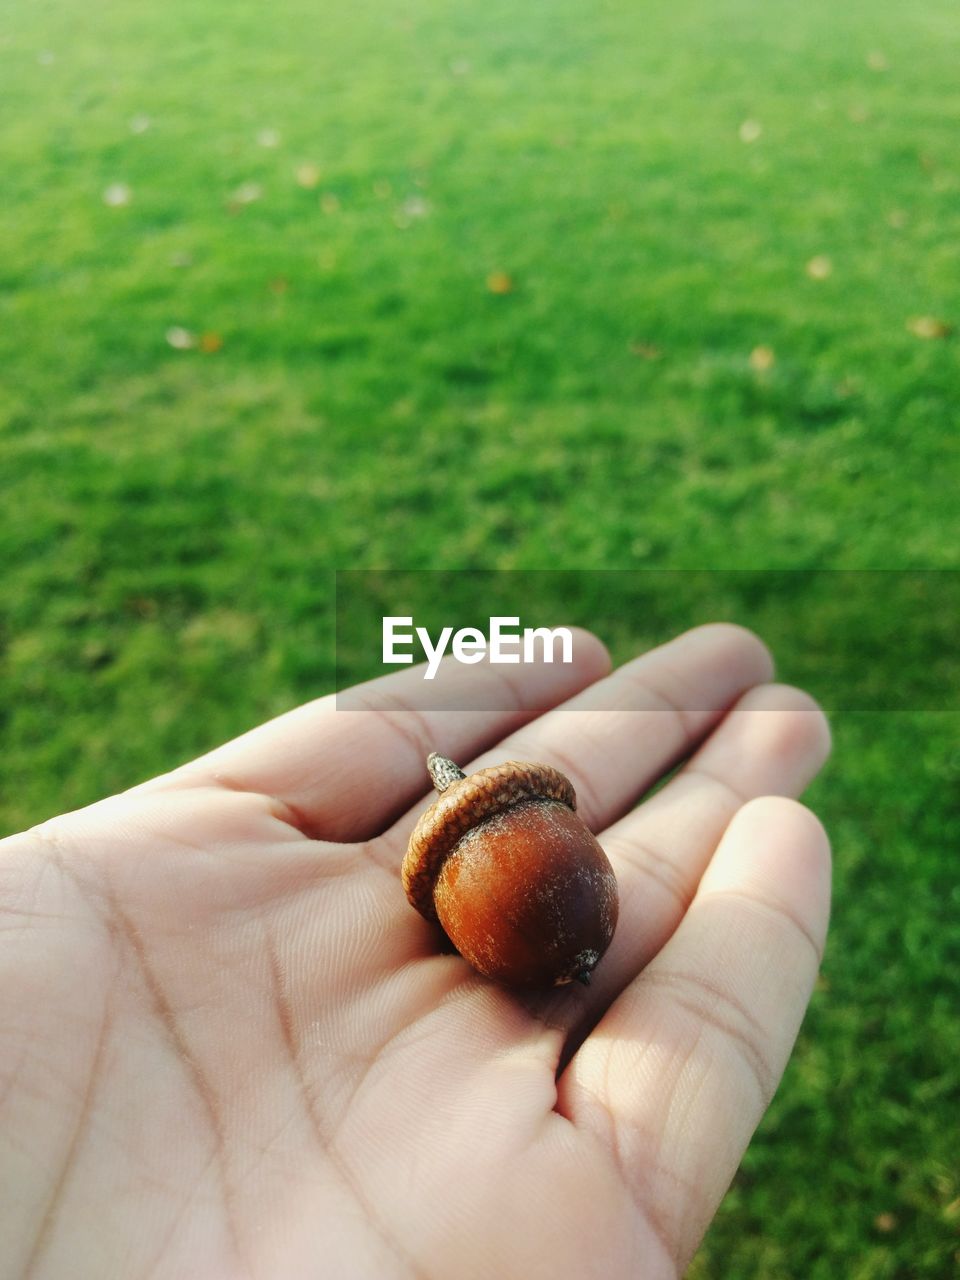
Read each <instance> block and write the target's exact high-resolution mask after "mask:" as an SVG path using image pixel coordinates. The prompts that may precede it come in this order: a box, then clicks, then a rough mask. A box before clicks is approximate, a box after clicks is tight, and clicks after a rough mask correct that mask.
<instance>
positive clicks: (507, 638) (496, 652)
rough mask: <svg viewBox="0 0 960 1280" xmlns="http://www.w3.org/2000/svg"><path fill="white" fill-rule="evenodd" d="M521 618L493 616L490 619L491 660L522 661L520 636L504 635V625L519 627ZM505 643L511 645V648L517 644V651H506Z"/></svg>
mask: <svg viewBox="0 0 960 1280" xmlns="http://www.w3.org/2000/svg"><path fill="white" fill-rule="evenodd" d="M519 625H520V619H519V618H491V619H490V661H491V662H519V661H520V653H519V649H520V637H519V636H518V635H510V634H509V633H508V634H506V635H504V633H503V630H502V628H503V627H519ZM504 645H510V646H511V648H512V647H513V646H514V645H516V647H517V650H518V652H517V653H506V652H504Z"/></svg>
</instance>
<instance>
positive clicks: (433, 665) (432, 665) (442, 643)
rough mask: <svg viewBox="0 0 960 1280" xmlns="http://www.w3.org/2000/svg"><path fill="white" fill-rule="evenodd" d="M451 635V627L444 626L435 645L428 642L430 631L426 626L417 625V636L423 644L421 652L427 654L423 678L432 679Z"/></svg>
mask: <svg viewBox="0 0 960 1280" xmlns="http://www.w3.org/2000/svg"><path fill="white" fill-rule="evenodd" d="M452 635H453V627H444V628H443V630H442V631H441V632H440V639H439V640H438V641H437V643H436V646H433V645H431V643H430V632H429V631H428V630H427V628H426V627H417V637H418V639H419V641H420V643H421V644H422V645H423V652H424V653H425V654H426V655H427V671H426V674H425V675H424V677H423V678H424V680H432V679H433V677H434V676H435V675H436V674H437V668H438V667H439V666H440V659H441V658H442V657H443V655H444V654H445V653H446V651H447V645H448V644H449V643H450V637H451V636H452Z"/></svg>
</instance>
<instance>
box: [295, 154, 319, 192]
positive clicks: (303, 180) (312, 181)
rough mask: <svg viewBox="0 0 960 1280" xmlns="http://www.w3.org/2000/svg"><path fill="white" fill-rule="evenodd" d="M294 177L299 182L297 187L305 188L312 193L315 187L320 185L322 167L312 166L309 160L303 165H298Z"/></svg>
mask: <svg viewBox="0 0 960 1280" xmlns="http://www.w3.org/2000/svg"><path fill="white" fill-rule="evenodd" d="M293 176H294V177H295V178H296V180H297V186H298V187H303V188H304V189H305V190H307V191H312V190H313V188H314V187H317V186H319V185H320V166H319V165H316V164H311V163H310V161H309V160H307V161H305V162H304V163H303V164H298V165H297V167H296V169H294V171H293Z"/></svg>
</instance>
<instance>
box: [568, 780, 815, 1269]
mask: <svg viewBox="0 0 960 1280" xmlns="http://www.w3.org/2000/svg"><path fill="white" fill-rule="evenodd" d="M829 901H830V855H829V845H828V842H827V838H826V835H825V834H824V831H823V829H822V827H821V826H820V824H819V823H818V822H817V820H816V818H814V816H813V815H812V814H811V813H810V812H809V811H808V810H806V809H804V808H803V806H801V805H799V804H797V803H796V802H795V801H791V800H787V799H781V798H775V797H765V798H763V799H759V800H754V801H752V802H751V803H749V804H747V805H745V806H744V807H743V808H742V809H740V811H739V812H738V813H737V815H736V817H735V818H734V820H733V822H732V823H731V824H730V826H729V828H728V829H727V831H726V833H725V835H724V837H723V839H722V841H721V842H720V845H719V848H718V849H717V852H716V854H715V856H714V858H713V860H712V862H711V863H710V866H709V867H708V869H707V871H706V872H705V874H704V876H703V879H702V881H701V883H700V887H699V889H698V890H697V893H696V896H695V898H694V900H693V902H692V903H691V905H690V908H689V910H688V912H687V914H686V916H685V917H684V919H683V922H682V923H681V925H680V927H679V928H678V929H677V932H676V933H675V934H674V936H673V937H672V938H671V939H670V941H669V942H668V943H667V945H666V946H665V947H664V948H663V950H662V951H661V952H660V954H659V955H658V956H657V957H656V959H655V960H654V961H653V962H652V963H651V964H650V965H649V966H648V968H647V969H646V970H645V971H644V972H643V973H642V974H641V975H640V976H639V977H638V978H637V979H636V980H635V981H634V982H633V983H632V984H631V985H630V986H629V987H628V988H627V990H626V991H625V992H624V993H623V994H622V995H621V996H620V997H619V999H618V1000H617V1001H616V1002H615V1003H614V1005H613V1006H612V1007H611V1009H610V1010H609V1011H608V1013H607V1014H606V1015H605V1017H604V1018H603V1019H602V1020H601V1022H600V1023H599V1024H598V1026H597V1028H596V1030H595V1031H594V1033H593V1034H592V1035H591V1036H590V1037H589V1039H588V1040H587V1041H586V1043H585V1044H584V1045H583V1047H582V1048H581V1049H580V1050H579V1052H578V1053H577V1054H576V1056H575V1057H574V1059H573V1061H572V1062H571V1064H570V1066H569V1067H568V1068H567V1070H566V1072H565V1073H564V1074H563V1076H562V1077H561V1080H560V1088H559V1094H558V1098H559V1101H558V1110H559V1111H560V1112H561V1114H563V1115H565V1116H566V1117H567V1118H568V1119H570V1120H572V1121H573V1122H574V1124H576V1125H579V1126H583V1127H584V1128H585V1129H587V1130H590V1131H593V1132H595V1133H596V1134H597V1135H598V1136H600V1137H602V1138H603V1139H604V1140H605V1141H607V1142H609V1143H610V1144H611V1147H612V1150H613V1151H614V1153H615V1155H616V1158H617V1160H618V1161H619V1166H620V1169H621V1172H622V1174H623V1177H624V1178H625V1180H626V1181H627V1183H628V1185H629V1187H630V1189H631V1191H632V1192H633V1195H634V1197H635V1199H636V1202H637V1204H638V1206H639V1207H640V1208H641V1210H642V1211H643V1212H644V1213H645V1214H646V1215H647V1217H648V1220H649V1221H650V1223H651V1224H652V1225H653V1226H654V1228H655V1229H656V1230H657V1232H658V1234H659V1235H660V1237H661V1239H663V1240H664V1241H665V1242H666V1243H667V1245H668V1247H669V1248H670V1251H671V1253H672V1254H673V1255H674V1257H675V1259H676V1261H677V1264H678V1268H679V1270H681V1271H682V1269H683V1266H684V1265H685V1263H686V1262H687V1261H688V1260H689V1258H690V1256H691V1254H692V1253H693V1251H694V1249H695V1248H696V1246H697V1244H698V1242H699V1240H700V1238H701V1236H702V1234H703V1232H704V1230H705V1228H706V1226H707V1224H708V1223H709V1221H710V1219H711V1218H712V1216H713V1214H714V1212H715V1211H716V1208H717V1205H718V1204H719V1202H720V1199H721V1197H722V1196H723V1194H724V1192H725V1190H726V1188H727V1187H728V1185H729V1183H730V1180H731V1179H732V1177H733V1175H734V1173H735V1171H736V1168H737V1165H738V1164H739V1162H740V1158H741V1156H742V1155H743V1152H744V1150H745V1148H746V1146H747V1143H748V1141H749V1139H750V1136H751V1134H752V1133H753V1131H754V1129H755V1128H756V1126H757V1124H758V1123H759V1121H760V1118H761V1117H762V1115H763V1113H764V1111H765V1110H766V1108H767V1106H768V1104H769V1102H770V1099H771V1097H772V1096H773V1093H774V1090H775V1089H776V1087H777V1085H778V1083H779V1081H780V1077H781V1075H782V1073H783V1070H784V1067H785V1066H786V1062H787V1058H788V1056H789V1054H790V1050H791V1048H792V1046H793V1043H794V1040H795V1038H796V1035H797V1031H798V1030H799V1027H800V1023H801V1021H802V1018H803V1014H804V1010H805V1009H806V1006H807V1002H808V1000H809V998H810V993H811V991H812V989H813V983H814V980H815V978H816V974H817V969H818V967H819V963H820V957H821V953H822V948H823V943H824V938H825V936H826V929H827V919H828V914H829Z"/></svg>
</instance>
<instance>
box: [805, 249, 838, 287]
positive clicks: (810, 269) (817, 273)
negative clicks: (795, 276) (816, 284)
mask: <svg viewBox="0 0 960 1280" xmlns="http://www.w3.org/2000/svg"><path fill="white" fill-rule="evenodd" d="M807 275H808V276H809V277H810V279H811V280H826V279H827V278H828V277H829V276H832V275H833V263H832V262H831V261H830V259H829V258H828V257H827V255H826V254H825V253H818V254H817V256H816V257H815V258H811V259H810V261H809V262H808V263H807Z"/></svg>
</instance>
